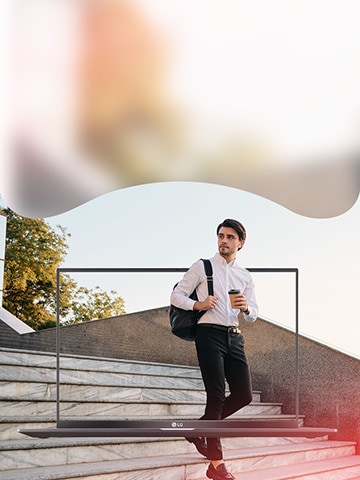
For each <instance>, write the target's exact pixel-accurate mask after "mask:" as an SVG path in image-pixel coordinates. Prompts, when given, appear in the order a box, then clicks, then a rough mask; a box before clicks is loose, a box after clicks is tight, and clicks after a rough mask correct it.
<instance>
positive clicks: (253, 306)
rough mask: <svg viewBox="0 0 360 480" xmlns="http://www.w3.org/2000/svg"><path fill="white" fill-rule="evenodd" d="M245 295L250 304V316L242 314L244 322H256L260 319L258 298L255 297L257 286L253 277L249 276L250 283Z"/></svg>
mask: <svg viewBox="0 0 360 480" xmlns="http://www.w3.org/2000/svg"><path fill="white" fill-rule="evenodd" d="M244 295H245V297H246V300H247V304H248V307H249V314H248V315H246V313H244V312H242V315H243V317H244V320H246V321H247V322H250V323H252V322H255V320H256V319H257V317H258V313H259V308H258V305H257V301H256V296H255V285H254V281H253V279H252V277H251V275H249V281H248V283H247V285H246V287H245V290H244Z"/></svg>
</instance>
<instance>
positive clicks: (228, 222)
mask: <svg viewBox="0 0 360 480" xmlns="http://www.w3.org/2000/svg"><path fill="white" fill-rule="evenodd" d="M221 227H227V228H232V229H234V230H235V232H236V233H237V234H238V235H239V239H240V240H245V239H246V230H245V227H244V225H242V224H241V223H240V222H238V221H237V220H233V219H232V218H226V219H225V220H224V221H223V222H222V223H220V225H219V226H218V227H217V229H216V235H219V230H220V228H221Z"/></svg>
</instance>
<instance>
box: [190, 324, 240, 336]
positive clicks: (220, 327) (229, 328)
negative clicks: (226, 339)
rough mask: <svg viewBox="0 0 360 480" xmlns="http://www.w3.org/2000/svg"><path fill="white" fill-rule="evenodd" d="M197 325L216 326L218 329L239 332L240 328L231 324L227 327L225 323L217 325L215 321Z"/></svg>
mask: <svg viewBox="0 0 360 480" xmlns="http://www.w3.org/2000/svg"><path fill="white" fill-rule="evenodd" d="M198 327H208V328H217V329H218V330H223V331H225V332H229V333H237V334H240V333H241V330H240V328H239V327H238V326H236V325H231V326H230V327H227V326H225V325H218V324H217V323H198Z"/></svg>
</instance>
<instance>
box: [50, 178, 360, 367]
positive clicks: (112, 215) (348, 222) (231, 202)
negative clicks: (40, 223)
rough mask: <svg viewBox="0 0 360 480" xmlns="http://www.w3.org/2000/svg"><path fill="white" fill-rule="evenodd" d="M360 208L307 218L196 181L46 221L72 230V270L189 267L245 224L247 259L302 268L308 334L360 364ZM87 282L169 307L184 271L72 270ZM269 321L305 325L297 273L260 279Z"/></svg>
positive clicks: (128, 304) (133, 305)
mask: <svg viewBox="0 0 360 480" xmlns="http://www.w3.org/2000/svg"><path fill="white" fill-rule="evenodd" d="M359 214H360V202H359V201H357V203H356V204H355V205H354V206H353V207H352V208H351V209H350V210H349V211H348V212H346V213H345V214H343V215H340V216H338V217H335V218H328V219H313V218H308V217H304V216H301V215H298V214H296V213H294V212H292V211H290V210H288V209H286V208H285V207H282V206H280V205H278V204H276V203H274V202H271V201H270V200H267V199H265V198H263V197H261V196H258V195H255V194H252V193H248V192H244V191H239V190H237V189H233V188H229V187H223V186H217V185H208V184H199V183H193V182H173V183H168V182H165V183H156V184H152V185H143V186H137V187H132V188H127V189H121V190H117V191H114V192H111V193H108V194H106V195H103V196H101V197H98V198H96V199H94V200H92V201H90V202H88V203H86V204H84V205H82V206H80V207H78V208H75V209H73V210H71V211H69V212H66V213H64V214H61V215H56V216H53V217H49V218H47V219H46V221H47V222H48V223H49V224H50V225H51V226H52V227H54V228H56V225H61V226H64V227H66V228H67V229H68V233H70V234H71V237H70V238H69V239H68V244H69V252H68V255H67V257H66V260H65V262H64V264H63V265H62V266H63V267H65V268H66V267H68V268H101V267H103V268H105V267H110V268H123V267H131V268H135V267H136V268H159V267H167V268H168V267H174V268H187V267H189V266H190V265H191V264H192V263H193V262H195V261H196V260H198V259H199V258H207V257H211V256H213V255H214V254H215V253H216V251H217V239H216V227H217V225H218V224H219V223H220V222H221V221H222V220H224V219H225V218H236V219H238V220H240V221H241V222H242V223H243V224H244V225H245V227H246V229H247V240H246V244H245V246H244V248H243V250H242V251H241V252H240V253H239V255H240V257H239V258H240V259H241V263H242V265H243V266H245V267H249V268H251V267H253V268H278V267H281V268H298V269H299V301H300V308H299V326H300V333H302V334H304V335H306V336H308V337H310V338H313V339H316V340H319V341H321V342H322V343H325V344H327V345H329V346H334V347H335V348H337V349H339V350H341V351H344V352H345V353H349V354H351V355H353V356H356V357H358V358H360V347H359V345H360V341H359V340H360V333H359V332H360V330H359V325H358V312H359V308H358V303H357V299H358V285H359V282H358V274H359V271H360V256H359V254H358V245H359V244H360V226H359V218H360V215H359ZM72 276H73V278H75V279H76V280H77V281H78V282H79V284H85V285H87V286H90V287H94V286H97V285H99V286H101V288H103V289H106V290H108V291H109V290H110V289H115V290H116V291H117V292H118V294H119V295H120V296H122V297H123V298H124V300H125V308H126V310H127V312H128V313H130V312H132V311H141V310H145V309H147V308H157V307H162V306H166V305H168V304H169V295H170V292H171V289H172V286H173V284H174V283H176V281H177V280H178V279H179V274H178V273H174V274H171V275H167V274H163V273H156V274H143V275H141V274H124V273H111V274H109V275H106V274H94V275H92V276H89V275H87V274H83V273H82V274H78V275H75V274H72ZM253 276H254V281H255V284H256V289H257V298H258V303H259V308H260V316H262V317H264V318H267V319H270V320H271V321H274V322H275V323H279V324H281V325H283V326H286V327H287V328H292V329H293V328H294V325H295V304H294V291H295V283H294V275H293V274H288V273H284V274H283V273H281V274H280V273H279V274H269V273H266V274H253Z"/></svg>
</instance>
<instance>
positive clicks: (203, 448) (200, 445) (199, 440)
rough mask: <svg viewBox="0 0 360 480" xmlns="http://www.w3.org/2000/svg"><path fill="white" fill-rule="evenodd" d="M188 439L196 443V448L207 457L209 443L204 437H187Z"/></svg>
mask: <svg viewBox="0 0 360 480" xmlns="http://www.w3.org/2000/svg"><path fill="white" fill-rule="evenodd" d="M186 440H187V441H188V442H190V443H193V444H194V445H195V448H196V450H197V451H198V452H199V453H200V455H203V456H204V457H206V458H207V445H206V440H205V438H204V437H196V438H186Z"/></svg>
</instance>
